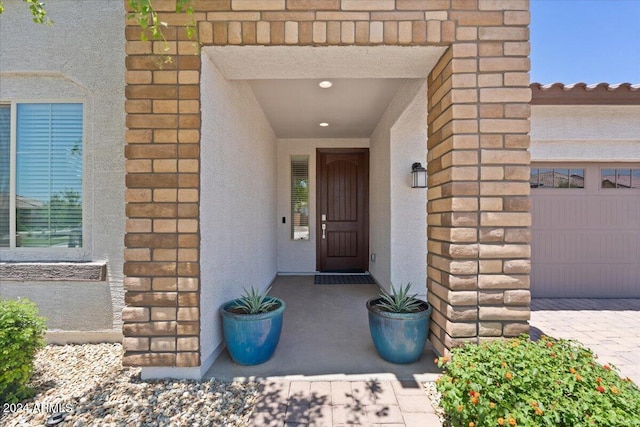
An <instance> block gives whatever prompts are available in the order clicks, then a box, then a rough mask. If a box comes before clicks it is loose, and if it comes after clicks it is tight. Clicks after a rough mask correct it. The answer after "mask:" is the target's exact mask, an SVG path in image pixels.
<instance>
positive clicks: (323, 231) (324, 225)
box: [322, 224, 327, 239]
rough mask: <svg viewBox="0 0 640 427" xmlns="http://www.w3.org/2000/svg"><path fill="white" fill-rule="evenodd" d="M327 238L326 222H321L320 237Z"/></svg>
mask: <svg viewBox="0 0 640 427" xmlns="http://www.w3.org/2000/svg"><path fill="white" fill-rule="evenodd" d="M326 238H327V224H322V239H326Z"/></svg>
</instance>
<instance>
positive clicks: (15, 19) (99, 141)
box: [0, 0, 125, 342]
mask: <svg viewBox="0 0 640 427" xmlns="http://www.w3.org/2000/svg"><path fill="white" fill-rule="evenodd" d="M4 4H5V12H4V13H3V14H2V15H0V40H2V42H1V43H0V80H1V81H2V84H0V101H16V100H18V101H19V100H24V101H51V102H54V101H58V102H64V101H65V100H68V99H73V100H75V101H76V102H77V101H78V100H80V101H82V102H84V113H85V141H84V147H83V148H84V176H83V180H84V195H83V196H84V209H83V215H84V221H85V248H84V250H83V251H80V252H75V253H71V254H69V255H66V256H65V255H60V254H51V253H46V251H45V252H42V253H34V252H31V253H24V252H22V253H20V252H16V251H13V252H6V251H4V252H2V254H1V258H2V260H3V261H7V260H43V259H48V260H53V261H55V260H63V259H64V260H73V261H96V262H105V263H106V264H107V280H106V281H103V282H8V281H6V280H2V281H0V296H1V297H3V298H15V297H18V296H22V297H28V298H31V299H33V300H34V301H36V302H37V304H38V306H39V308H40V311H41V313H42V314H43V315H44V316H46V317H47V318H48V320H47V326H48V327H49V331H50V334H49V335H48V337H49V338H50V339H51V340H54V341H56V342H60V341H65V340H70V341H86V340H89V341H95V340H101V339H104V340H118V339H120V337H121V334H122V333H121V328H122V307H123V305H124V291H123V287H122V280H123V273H122V263H123V239H124V231H125V208H124V193H125V182H124V150H123V147H124V139H125V138H124V137H125V119H124V115H125V114H124V108H123V106H124V101H125V96H124V85H125V84H124V75H125V65H124V57H123V52H124V45H125V42H124V11H123V9H122V2H121V1H119V0H83V1H78V0H67V1H57V2H51V3H47V11H48V14H49V16H50V17H51V18H52V19H53V20H54V25H53V26H51V27H48V26H43V25H36V24H34V23H33V22H31V14H30V13H29V11H28V8H27V6H26V5H25V4H24V3H23V2H22V1H17V0H8V1H5V2H4ZM79 10H90V11H91V19H92V21H93V22H96V23H99V33H100V37H88V36H87V24H86V21H85V20H82V19H78V15H79V12H78V11H79ZM98 194H99V195H100V196H99V197H94V195H98Z"/></svg>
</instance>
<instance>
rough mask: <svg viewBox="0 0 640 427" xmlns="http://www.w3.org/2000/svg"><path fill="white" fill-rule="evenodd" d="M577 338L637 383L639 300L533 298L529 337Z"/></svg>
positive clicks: (639, 372) (639, 371)
mask: <svg viewBox="0 0 640 427" xmlns="http://www.w3.org/2000/svg"><path fill="white" fill-rule="evenodd" d="M541 334H545V335H549V336H552V337H554V338H567V339H574V340H577V341H580V342H581V343H582V344H584V345H585V346H586V347H589V348H590V349H591V350H593V351H594V352H595V353H596V354H597V355H598V361H599V362H600V363H602V364H605V363H611V364H614V365H615V366H617V367H618V368H619V369H620V374H621V375H622V376H623V377H627V376H628V377H629V378H631V379H632V380H633V381H634V382H635V383H636V384H638V385H640V299H534V300H532V301H531V336H532V337H533V338H536V337H539V336H540V335H541Z"/></svg>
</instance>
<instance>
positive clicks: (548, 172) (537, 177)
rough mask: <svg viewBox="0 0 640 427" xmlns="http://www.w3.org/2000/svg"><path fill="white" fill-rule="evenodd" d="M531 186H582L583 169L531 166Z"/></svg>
mask: <svg viewBox="0 0 640 427" xmlns="http://www.w3.org/2000/svg"><path fill="white" fill-rule="evenodd" d="M529 184H530V186H531V188H584V169H570V168H531V179H530V181H529Z"/></svg>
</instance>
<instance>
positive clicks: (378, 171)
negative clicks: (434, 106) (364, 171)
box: [369, 79, 427, 296]
mask: <svg viewBox="0 0 640 427" xmlns="http://www.w3.org/2000/svg"><path fill="white" fill-rule="evenodd" d="M426 97H427V95H426V82H425V80H423V79H417V80H407V81H406V82H405V83H403V85H402V86H401V87H400V89H399V90H398V93H397V94H396V96H395V97H394V98H393V100H392V101H391V103H390V104H389V107H388V108H387V110H386V111H385V113H384V114H383V116H382V118H381V119H380V122H379V123H378V125H377V126H376V129H375V130H374V131H373V133H372V134H371V160H370V162H371V173H370V188H371V199H370V204H371V217H370V218H371V232H370V236H371V237H370V239H371V241H370V246H369V248H370V249H369V250H370V252H371V253H374V254H376V261H375V262H371V263H370V271H371V273H372V274H373V275H374V276H375V278H376V279H377V280H378V282H379V283H380V284H381V285H382V286H384V287H389V285H390V283H394V285H397V286H399V285H400V284H404V283H407V282H412V283H413V285H414V288H413V290H414V292H419V293H420V294H421V295H423V296H424V295H426V268H427V267H426V256H425V254H426V246H427V245H426V240H427V230H426V212H425V206H426V200H427V198H426V197H427V196H426V189H413V188H411V181H410V179H411V175H410V171H411V164H412V163H414V162H418V161H419V162H422V163H423V164H425V163H426V157H427V156H426V143H425V142H426V139H427V135H426V126H427V122H426V116H427V113H426V106H427V99H426Z"/></svg>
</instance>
